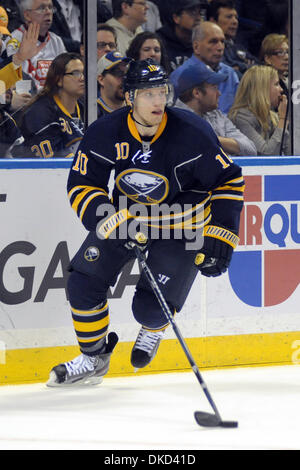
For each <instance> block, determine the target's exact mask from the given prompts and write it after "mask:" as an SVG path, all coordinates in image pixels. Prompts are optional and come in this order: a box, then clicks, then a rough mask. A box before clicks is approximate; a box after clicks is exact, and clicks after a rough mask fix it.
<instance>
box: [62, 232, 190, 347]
mask: <svg viewBox="0 0 300 470" xmlns="http://www.w3.org/2000/svg"><path fill="white" fill-rule="evenodd" d="M134 256H135V255H134V252H133V250H128V249H127V248H125V247H124V246H122V245H120V246H116V244H115V243H114V242H111V241H110V240H99V239H98V237H97V236H96V234H95V233H93V232H91V233H90V234H89V235H88V236H87V238H86V240H85V241H84V243H83V244H82V246H81V248H80V249H79V251H78V252H77V254H76V255H75V257H74V258H73V259H72V261H71V266H70V271H71V273H70V277H69V281H68V295H69V301H70V304H71V310H72V318H73V323H74V328H75V332H76V335H77V339H78V342H79V346H80V349H81V351H82V352H83V353H85V354H96V353H97V351H98V350H99V346H100V345H101V344H103V338H104V337H105V336H106V334H107V331H108V327H109V310H108V302H107V291H108V289H109V287H112V286H114V285H115V283H116V281H117V278H118V275H119V274H120V272H121V270H122V268H123V267H124V266H125V264H127V263H128V262H129V261H130V260H132V259H133V258H134ZM194 258H195V252H194V251H186V250H185V244H184V241H182V240H155V241H152V242H151V244H150V246H149V251H148V255H147V264H148V266H149V268H150V269H151V271H152V272H153V274H154V276H155V279H156V280H157V282H158V285H159V287H160V289H161V291H162V293H163V295H164V297H165V299H166V301H167V303H168V305H169V307H170V309H171V311H172V312H174V314H175V313H176V312H179V311H180V310H181V309H182V307H183V305H184V302H185V300H186V298H187V296H188V293H189V291H190V289H191V287H192V284H193V282H194V280H195V277H196V276H197V273H198V270H197V268H196V267H195V265H194ZM132 312H133V315H134V318H135V319H136V321H137V322H138V323H140V324H141V325H143V326H144V327H146V328H148V329H151V330H161V329H164V328H165V327H166V326H167V325H168V320H167V319H166V317H165V315H164V313H163V311H162V309H161V306H160V305H159V302H158V300H157V299H156V297H155V294H154V292H153V291H152V289H151V286H150V285H149V282H148V280H147V279H146V278H145V276H144V274H143V273H142V275H141V276H140V279H139V281H138V283H137V285H136V290H135V294H134V297H133V301H132Z"/></svg>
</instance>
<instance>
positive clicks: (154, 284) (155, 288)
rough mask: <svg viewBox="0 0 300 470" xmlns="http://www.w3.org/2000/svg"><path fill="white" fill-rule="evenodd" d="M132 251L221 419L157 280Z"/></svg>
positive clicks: (209, 400)
mask: <svg viewBox="0 0 300 470" xmlns="http://www.w3.org/2000/svg"><path fill="white" fill-rule="evenodd" d="M134 251H135V254H136V257H137V259H138V261H139V263H140V265H141V267H142V270H143V272H144V274H145V276H146V277H147V279H148V282H149V284H150V286H151V287H152V290H153V292H154V294H155V296H156V298H157V300H158V302H159V304H160V306H161V308H162V311H163V313H164V314H165V316H166V318H167V320H168V321H169V323H171V325H172V328H173V330H174V333H175V335H176V336H177V339H178V341H179V343H180V345H181V347H182V349H183V351H184V353H185V355H186V357H187V359H188V361H189V363H190V365H191V367H192V369H193V372H194V374H195V376H196V377H197V380H198V382H199V383H200V385H201V388H202V390H203V392H204V394H205V396H206V398H207V400H208V402H209V404H210V405H211V407H212V409H213V410H214V412H215V414H216V416H217V417H218V418H219V419H220V421H221V416H220V413H219V411H218V409H217V407H216V405H215V402H214V400H213V398H212V396H211V394H210V392H209V390H208V388H207V385H206V383H205V382H204V380H203V378H202V376H201V374H200V371H199V368H198V366H197V364H196V362H195V361H194V359H193V356H192V354H191V352H190V350H189V348H188V346H187V344H186V342H185V340H184V338H183V336H182V334H181V332H180V330H179V328H178V326H177V324H176V322H175V320H174V318H173V315H172V312H171V310H170V308H169V306H168V304H167V302H166V300H165V298H164V296H163V294H162V292H161V290H160V288H159V286H158V284H157V282H156V280H155V278H154V276H153V274H152V272H151V270H150V268H149V266H148V265H147V263H146V261H145V257H144V254H143V253H142V252H141V250H140V249H139V247H137V246H136V245H135V246H134Z"/></svg>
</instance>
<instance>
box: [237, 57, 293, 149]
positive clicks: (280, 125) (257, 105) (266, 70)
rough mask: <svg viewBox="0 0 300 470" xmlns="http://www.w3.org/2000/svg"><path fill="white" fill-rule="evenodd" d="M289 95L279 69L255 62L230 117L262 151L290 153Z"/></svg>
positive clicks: (243, 83)
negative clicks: (281, 83) (282, 85)
mask: <svg viewBox="0 0 300 470" xmlns="http://www.w3.org/2000/svg"><path fill="white" fill-rule="evenodd" d="M286 115H287V97H286V96H285V95H284V94H283V90H282V88H281V86H280V84H279V77H278V72H277V71H276V70H275V69H274V68H273V67H269V66H265V65H254V66H253V67H251V68H250V69H249V70H247V72H245V73H244V75H243V77H242V79H241V82H240V85H239V88H238V90H237V93H236V97H235V100H234V104H233V106H232V108H231V110H230V112H229V118H230V119H231V120H232V121H233V122H234V124H235V125H236V126H237V127H238V128H239V129H240V131H241V132H243V134H245V135H246V136H248V137H249V139H250V140H252V142H253V143H254V144H255V147H256V149H257V154H258V155H281V154H282V153H283V154H285V155H288V154H289V139H288V132H287V131H286V130H285V129H286V126H285V124H286Z"/></svg>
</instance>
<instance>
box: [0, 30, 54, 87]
mask: <svg viewBox="0 0 300 470" xmlns="http://www.w3.org/2000/svg"><path fill="white" fill-rule="evenodd" d="M39 30H40V26H39V24H38V23H31V24H30V25H29V26H28V29H27V30H26V31H25V32H24V35H23V37H22V41H21V44H20V47H19V49H18V50H17V52H15V53H14V54H13V55H12V56H10V57H6V58H4V59H2V61H1V62H0V81H1V82H2V83H3V84H4V88H6V89H8V88H11V87H12V86H13V85H14V84H15V83H16V82H17V81H18V80H22V63H24V61H26V60H29V59H31V57H32V56H34V55H37V54H39V52H40V51H41V50H42V49H43V48H44V47H45V44H44V43H41V44H39V45H37V39H38V36H39ZM3 91H4V90H3Z"/></svg>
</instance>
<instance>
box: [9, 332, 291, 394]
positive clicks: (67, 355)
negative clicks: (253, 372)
mask: <svg viewBox="0 0 300 470" xmlns="http://www.w3.org/2000/svg"><path fill="white" fill-rule="evenodd" d="M186 343H187V345H188V347H189V349H190V351H191V353H192V355H193V358H194V360H195V361H196V363H197V365H198V367H199V368H200V369H210V368H212V369H213V368H223V367H235V366H239V367H242V366H243V367H244V366H263V365H280V364H282V365H283V364H300V331H298V332H297V331H296V332H285V333H263V334H249V335H228V336H212V337H207V338H188V339H186ZM132 346H133V342H122V343H118V344H117V346H116V348H115V350H114V353H113V355H112V358H111V366H110V371H109V373H108V374H107V376H108V377H117V376H124V375H131V374H134V370H133V367H132V366H131V364H130V353H131V348H132ZM78 354H80V351H79V349H78V347H77V346H58V347H48V348H28V349H14V350H6V351H3V350H2V351H0V385H9V384H25V383H34V382H45V381H47V379H48V376H49V371H50V369H51V368H52V367H53V366H54V365H57V364H59V363H60V362H65V361H68V360H70V359H72V358H74V357H75V356H77V355H78ZM188 370H191V368H190V365H189V363H188V360H187V358H186V356H185V354H184V352H183V350H182V348H181V346H180V344H179V342H178V341H177V340H176V339H169V340H164V341H162V343H161V345H160V347H159V350H158V353H157V356H156V357H155V359H154V360H153V361H152V363H151V364H150V365H149V366H148V367H146V368H145V369H143V370H140V371H139V374H140V373H162V372H174V371H178V372H181V371H188Z"/></svg>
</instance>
